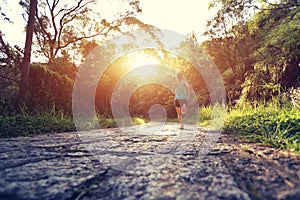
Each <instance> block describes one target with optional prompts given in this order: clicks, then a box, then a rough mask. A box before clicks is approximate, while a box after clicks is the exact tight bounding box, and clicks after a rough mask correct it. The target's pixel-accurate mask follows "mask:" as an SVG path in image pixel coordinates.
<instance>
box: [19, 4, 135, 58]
mask: <svg viewBox="0 0 300 200" xmlns="http://www.w3.org/2000/svg"><path fill="white" fill-rule="evenodd" d="M96 3H97V1H95V0H77V1H75V2H74V1H73V2H65V1H63V0H54V1H49V0H46V1H45V2H44V1H43V2H39V4H38V8H37V14H36V21H35V35H36V44H37V47H38V48H39V49H38V51H37V52H36V53H39V54H42V55H43V56H45V57H46V58H47V60H48V61H51V60H52V59H53V58H56V57H57V56H60V54H62V53H67V52H70V51H73V50H74V48H76V47H78V46H77V45H78V43H79V42H80V41H82V40H85V39H89V38H95V37H98V36H106V35H107V34H108V33H110V32H113V31H117V32H120V31H121V30H120V26H122V25H124V23H125V24H126V19H127V17H130V16H133V15H134V14H135V13H136V12H141V9H140V6H139V1H131V0H128V1H125V2H124V1H121V2H120V3H124V4H127V8H126V9H128V10H125V11H119V13H118V16H117V17H116V19H114V20H112V21H108V20H106V19H104V18H103V16H101V14H100V13H97V11H96V10H95V9H94V10H92V7H95V6H96ZM20 5H21V6H23V7H24V8H25V10H26V12H28V11H27V10H28V2H27V1H26V0H23V1H20ZM73 53H74V52H73Z"/></svg>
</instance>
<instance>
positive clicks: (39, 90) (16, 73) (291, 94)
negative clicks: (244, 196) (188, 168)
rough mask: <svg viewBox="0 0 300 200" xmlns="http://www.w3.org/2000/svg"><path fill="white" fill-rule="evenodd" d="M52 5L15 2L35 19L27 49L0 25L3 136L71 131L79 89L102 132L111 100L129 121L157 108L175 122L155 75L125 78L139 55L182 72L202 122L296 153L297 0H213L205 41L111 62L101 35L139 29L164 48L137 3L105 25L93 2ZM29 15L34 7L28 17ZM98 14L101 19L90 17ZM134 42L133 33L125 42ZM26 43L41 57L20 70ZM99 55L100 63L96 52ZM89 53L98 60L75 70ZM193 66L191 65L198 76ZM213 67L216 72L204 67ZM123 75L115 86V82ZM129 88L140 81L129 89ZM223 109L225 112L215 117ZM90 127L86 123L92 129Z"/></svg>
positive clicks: (111, 123) (114, 48)
mask: <svg viewBox="0 0 300 200" xmlns="http://www.w3.org/2000/svg"><path fill="white" fill-rule="evenodd" d="M4 2H5V1H4ZM29 2H30V3H38V4H37V5H36V6H37V8H38V9H30V6H29V5H30V4H29ZM47 2H48V1H47ZM55 2H56V3H54V4H52V6H51V5H50V4H46V3H43V2H37V1H36V0H30V1H23V0H22V1H20V6H22V8H23V9H24V18H26V17H28V16H27V15H28V14H31V15H32V16H33V18H34V23H31V25H32V26H28V27H27V28H26V31H29V30H31V31H33V43H30V42H28V43H26V44H27V45H26V47H25V48H24V49H22V48H21V47H19V46H17V45H15V44H9V42H8V41H6V37H5V35H4V34H3V33H2V32H1V30H0V91H1V95H0V137H14V136H28V135H35V134H45V133H57V132H69V131H75V130H76V127H75V125H74V122H73V117H72V97H73V96H72V94H73V89H74V88H76V87H77V88H80V87H79V86H84V88H85V89H82V90H83V95H81V96H80V97H83V98H82V99H79V100H80V101H79V102H85V100H86V99H85V97H86V96H88V95H90V94H92V93H91V92H94V93H95V95H94V96H93V95H91V97H94V98H95V112H96V113H98V122H99V124H100V127H102V128H111V127H116V126H117V125H116V122H115V120H114V119H113V113H112V109H111V108H112V105H111V104H112V99H113V100H117V102H121V104H120V105H122V106H123V103H124V106H128V108H129V113H130V115H131V116H139V117H136V118H133V121H134V123H135V124H141V123H146V121H147V116H148V111H149V109H150V108H151V106H152V105H154V104H160V105H161V106H162V107H164V108H165V111H166V114H167V116H168V117H169V118H170V119H168V121H177V120H176V111H175V109H174V104H173V99H174V94H173V92H172V91H171V89H170V88H168V87H166V86H163V85H161V84H159V83H156V82H155V81H153V80H152V81H148V82H147V84H143V85H140V83H145V82H142V81H144V79H145V76H143V75H145V74H146V75H148V76H150V74H151V68H150V71H148V72H147V70H145V71H146V72H144V73H145V74H142V75H141V74H136V76H135V78H130V79H126V78H124V77H126V75H128V72H129V71H133V66H138V65H144V64H145V63H143V61H145V60H146V61H147V60H150V61H151V62H152V61H154V62H153V63H158V65H157V66H166V67H169V68H168V71H172V72H173V71H174V72H179V73H180V74H181V75H182V76H183V77H184V78H185V79H186V80H187V81H188V83H189V85H190V86H191V88H192V90H193V92H194V94H195V96H196V97H197V101H198V102H196V103H198V104H199V106H200V107H201V108H200V111H199V119H200V121H199V124H200V125H201V126H213V128H219V129H222V130H223V131H226V132H229V133H233V134H237V135H240V136H243V137H245V138H247V139H249V140H250V141H253V142H263V143H266V144H270V145H272V146H274V147H276V148H282V149H290V150H292V151H297V152H300V147H299V143H300V136H299V135H300V133H299V129H300V128H299V127H300V119H299V118H300V114H299V112H300V111H299V110H300V103H299V102H300V96H299V95H300V89H299V88H300V68H299V66H300V64H299V63H300V37H299V29H300V25H299V21H300V5H299V1H294V0H279V1H276V2H275V1H270V2H269V1H260V0H251V1H244V0H237V1H232V0H224V1H216V0H212V3H211V4H210V8H214V9H217V13H216V15H215V16H214V17H213V18H212V19H211V20H209V21H207V26H206V32H205V33H203V36H205V38H206V40H205V41H203V42H201V43H200V42H199V41H200V40H198V39H197V35H196V34H190V35H187V36H186V41H184V42H182V43H181V44H180V47H179V48H178V52H179V53H178V55H177V54H175V53H174V52H173V53H170V52H168V51H165V50H159V49H152V48H151V49H145V48H142V49H141V50H140V51H138V52H134V53H132V54H130V53H128V54H126V55H124V56H120V57H118V58H117V59H115V58H116V55H119V54H118V52H119V51H120V48H121V47H118V45H117V44H116V43H114V42H113V41H107V40H106V36H107V35H110V34H111V35H114V34H121V33H122V34H123V33H124V34H125V35H131V34H128V32H127V31H128V30H129V29H132V28H133V27H137V28H140V29H141V30H142V32H141V35H147V37H146V36H145V38H146V39H145V42H148V41H150V44H151V42H152V41H155V42H157V43H159V44H160V45H162V44H161V43H162V41H161V38H159V35H162V34H161V33H160V31H159V30H158V28H156V27H153V26H151V25H148V24H144V23H143V22H142V21H140V20H139V19H138V18H136V15H137V14H138V13H140V12H142V9H141V8H140V4H139V1H138V0H137V1H136V0H134V1H132V0H128V1H127V0H126V1H120V3H121V2H122V3H123V4H126V5H127V7H126V6H125V7H124V9H125V10H120V11H116V13H119V14H116V19H115V20H113V21H107V20H106V19H105V18H102V17H101V15H100V13H98V14H97V13H95V12H93V11H92V10H91V9H90V8H91V7H93V6H94V3H95V2H96V1H88V0H77V1H74V2H75V3H74V2H73V3H74V4H71V3H70V4H65V2H64V1H63V0H57V1H55ZM32 5H33V4H32ZM120 7H123V6H120ZM30 11H34V12H35V11H38V12H37V13H35V15H34V13H31V12H30ZM4 12H5V10H1V9H0V13H1V15H0V21H1V22H3V24H4V25H5V23H12V22H11V20H10V19H9V17H6V15H5V13H4ZM55 13H61V14H62V13H65V14H62V15H58V14H55ZM95 19H97V20H96V21H99V20H100V21H99V22H101V23H94V22H95ZM31 22H33V21H31ZM59 22H60V23H59ZM187 23H188V22H187ZM87 24H89V25H91V27H90V29H89V30H90V31H89V32H85V30H87V29H86V27H87V26H86V25H87ZM28 25H29V20H28ZM4 27H5V26H1V29H2V30H4ZM70 30H72V31H70ZM27 39H28V38H27ZM27 39H25V38H24V41H25V40H27ZM135 39H138V38H135V37H132V38H130V39H129V40H128V41H131V42H133V41H135ZM138 40H139V39H138ZM132 46H134V45H132V44H131V43H128V44H124V46H122V48H124V49H129V50H130V49H131V48H132ZM29 47H30V48H29ZM31 47H34V48H32V49H35V50H34V51H32V52H31V53H32V57H36V58H41V59H40V60H39V61H36V62H32V61H31V62H30V63H25V64H26V66H25V65H24V62H25V61H26V62H29V61H30V59H28V58H26V59H25V54H26V53H25V52H26V51H24V50H25V49H26V50H28V49H31ZM95 48H96V51H95ZM174 51H175V50H174ZM97 53H98V54H99V55H101V56H103V58H105V59H101V58H98V57H97V56H98V54H97ZM181 54H182V55H186V56H187V57H188V58H189V59H190V60H186V59H185V58H183V57H182V56H180V55H181ZM27 55H28V53H27ZM74 55H76V56H74ZM91 58H95V59H96V61H97V62H95V63H89V64H90V65H87V66H88V67H86V69H85V68H82V67H83V66H84V63H86V62H85V61H87V60H89V59H91ZM106 59H107V60H114V61H113V62H112V63H110V65H109V66H108V68H107V69H106V70H105V71H103V73H102V74H100V75H99V74H98V73H95V71H93V70H94V67H90V66H95V64H97V66H98V65H99V66H100V67H102V66H101V64H103V63H102V62H100V61H102V60H106ZM192 61H194V62H192ZM91 62H92V61H91ZM93 62H94V60H93ZM191 63H197V64H198V65H199V66H200V67H201V70H202V72H201V73H203V74H199V71H198V70H196V69H195V66H193V64H191ZM212 63H214V64H215V66H216V67H217V70H218V72H216V71H217V70H216V71H210V70H207V69H210V66H211V65H212ZM103 65H104V64H103ZM24 66H25V67H24ZM82 69H84V70H82ZM96 71H97V70H96ZM152 71H155V70H152ZM25 72H26V73H25ZM28 72H30V74H28ZM147 73H148V74H147ZM155 73H156V74H158V75H156V76H159V75H164V76H165V77H164V78H165V79H166V80H168V81H170V82H171V83H174V81H176V79H175V78H174V79H173V78H172V77H171V76H168V74H166V73H165V71H164V68H163V67H161V68H160V69H159V70H156V71H155ZM204 73H205V75H207V76H209V79H211V80H214V78H215V77H216V73H220V75H221V77H222V85H224V89H225V90H224V91H225V93H226V94H225V95H226V96H225V95H224V98H226V102H227V104H226V106H225V105H224V106H223V105H216V106H214V107H213V108H211V107H210V102H211V99H210V98H211V96H210V94H209V92H212V91H213V92H214V91H219V90H218V89H219V88H215V87H218V85H220V84H216V85H214V84H208V83H207V82H206V81H207V80H208V79H207V78H206V79H205V78H204V77H203V75H204ZM79 74H80V75H79ZM76 80H80V81H79V82H80V85H78V84H77V85H76V84H75V82H76ZM120 80H123V82H122V84H120V85H117V84H118V83H119V81H120ZM135 81H136V82H135ZM23 83H24V84H23ZM25 83H26V85H25ZM77 83H78V82H77ZM94 83H96V84H97V85H96V86H95V84H94ZM137 83H139V84H137ZM212 83H214V81H212ZM216 83H220V82H218V81H217V82H216ZM27 84H28V85H27ZM130 84H131V85H139V87H136V88H133V89H132V88H131V87H127V86H128V85H130ZM74 86H75V87H74ZM117 86H118V87H117ZM208 86H210V87H208ZM116 88H118V90H115V89H116ZM208 88H210V90H209V89H208ZM88 89H91V90H90V91H89V90H88ZM215 89H216V90H215ZM116 91H118V92H116ZM116 94H117V95H116ZM125 94H131V97H130V99H127V100H128V101H129V102H127V101H125V99H123V98H122V96H126V95H125ZM118 95H119V96H118ZM195 99H196V98H195ZM222 100H224V102H225V99H222ZM222 100H220V102H221V101H222ZM123 101H124V102H123ZM126 103H128V105H125V104H126ZM73 105H74V104H73ZM80 105H81V104H80ZM124 106H123V107H124ZM213 109H214V112H212V110H213ZM224 110H226V115H223V114H220V115H219V116H218V113H221V112H223V111H224ZM218 111H220V112H218ZM126 113H127V110H126ZM223 116H226V117H225V118H222V117H223ZM212 119H213V120H212ZM223 122H225V123H223ZM87 126H91V127H88V128H93V125H87Z"/></svg>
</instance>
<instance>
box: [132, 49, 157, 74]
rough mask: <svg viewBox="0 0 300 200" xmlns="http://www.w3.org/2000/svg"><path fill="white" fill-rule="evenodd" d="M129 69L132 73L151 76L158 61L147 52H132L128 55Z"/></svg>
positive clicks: (155, 70)
mask: <svg viewBox="0 0 300 200" xmlns="http://www.w3.org/2000/svg"><path fill="white" fill-rule="evenodd" d="M129 60H130V63H131V67H132V68H131V70H132V73H133V74H134V75H138V76H153V75H155V73H156V72H157V69H158V67H157V65H158V64H160V63H159V61H158V60H157V59H156V58H154V57H152V56H150V55H147V54H143V53H134V54H131V55H130V57H129Z"/></svg>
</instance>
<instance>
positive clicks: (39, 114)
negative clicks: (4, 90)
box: [0, 109, 75, 137]
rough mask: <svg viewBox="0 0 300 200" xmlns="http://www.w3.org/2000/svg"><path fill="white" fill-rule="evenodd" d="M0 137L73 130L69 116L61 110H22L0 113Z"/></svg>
mask: <svg viewBox="0 0 300 200" xmlns="http://www.w3.org/2000/svg"><path fill="white" fill-rule="evenodd" d="M0 127H1V128H0V137H14V136H28V135H34V134H41V133H58V132H66V131H74V130H75V126H74V124H73V120H72V118H71V117H70V116H68V115H65V114H64V113H63V112H62V111H56V109H51V110H47V111H41V110H39V111H35V112H32V113H30V112H27V111H24V110H23V112H21V113H16V114H5V115H3V114H2V115H0Z"/></svg>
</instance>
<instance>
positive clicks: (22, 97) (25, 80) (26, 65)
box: [18, 0, 37, 104]
mask: <svg viewBox="0 0 300 200" xmlns="http://www.w3.org/2000/svg"><path fill="white" fill-rule="evenodd" d="M36 9H37V0H30V6H29V18H28V23H27V30H26V41H25V49H24V57H23V61H22V64H21V80H20V83H19V96H18V103H19V104H25V103H26V99H27V91H28V84H29V70H30V57H31V46H32V37H33V31H34V15H35V12H36Z"/></svg>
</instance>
